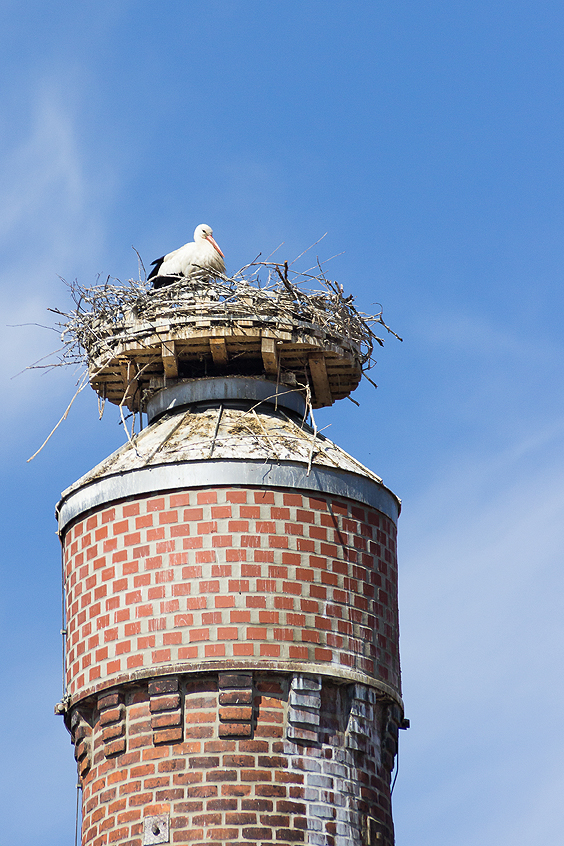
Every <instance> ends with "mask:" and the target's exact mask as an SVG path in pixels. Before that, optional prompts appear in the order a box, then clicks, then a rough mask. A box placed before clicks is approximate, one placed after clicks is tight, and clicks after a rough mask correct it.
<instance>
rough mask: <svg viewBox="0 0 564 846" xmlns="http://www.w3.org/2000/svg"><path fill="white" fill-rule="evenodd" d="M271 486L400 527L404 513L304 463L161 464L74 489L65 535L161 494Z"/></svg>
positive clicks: (371, 491) (384, 492)
mask: <svg viewBox="0 0 564 846" xmlns="http://www.w3.org/2000/svg"><path fill="white" fill-rule="evenodd" d="M233 485H240V486H257V485H259V486H265V487H276V488H292V489H300V490H304V491H316V492H320V493H326V494H333V495H335V496H342V497H346V498H347V499H352V500H356V501H358V502H362V503H364V504H366V505H370V506H372V507H373V508H375V509H377V510H378V511H380V512H382V514H385V515H386V516H387V517H389V518H390V519H391V520H392V521H393V522H394V523H397V519H398V516H399V511H400V504H399V500H398V499H397V497H396V496H395V495H394V494H393V493H392V492H391V491H390V490H389V489H388V488H386V487H385V486H384V485H383V484H380V483H378V482H375V481H374V480H373V479H371V478H368V477H364V476H361V475H357V474H354V473H348V472H346V471H343V470H338V469H335V470H333V469H330V468H322V467H319V466H312V468H311V470H310V472H309V473H308V472H307V467H305V466H304V465H303V464H298V463H295V464H292V463H290V462H288V463H284V464H282V463H280V464H275V463H273V462H268V463H265V462H262V461H261V462H259V461H237V460H232V461H225V460H218V461H213V460H212V461H195V462H182V463H177V464H173V463H171V464H166V465H157V466H154V467H145V468H143V469H136V470H131V471H129V472H127V473H123V474H120V475H109V476H106V477H103V478H101V479H98V480H97V481H94V482H91V483H89V484H86V485H85V486H84V487H79V488H77V489H74V490H73V491H72V492H71V493H70V494H68V495H67V496H66V497H64V498H63V499H62V500H61V502H60V503H59V505H58V507H57V513H58V519H59V531H60V532H64V530H65V527H66V526H67V525H68V524H69V523H70V522H71V521H72V520H74V519H76V517H78V516H79V515H80V514H84V513H85V512H87V511H89V510H91V509H94V508H98V507H101V506H104V505H107V504H109V503H111V502H116V501H119V500H122V499H128V498H130V497H133V496H138V495H142V494H147V493H154V492H157V491H173V490H186V489H190V488H202V487H219V486H233Z"/></svg>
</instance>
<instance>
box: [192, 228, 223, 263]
mask: <svg viewBox="0 0 564 846" xmlns="http://www.w3.org/2000/svg"><path fill="white" fill-rule="evenodd" d="M194 241H195V242H196V243H198V241H209V242H210V244H211V245H212V246H213V248H214V249H215V250H217V252H218V253H219V255H220V256H221V257H222V258H224V256H223V253H222V252H221V250H220V249H219V247H218V246H217V244H216V242H215V240H214V238H213V229H212V228H211V226H208V224H207V223H200V225H199V226H196V229H195V230H194Z"/></svg>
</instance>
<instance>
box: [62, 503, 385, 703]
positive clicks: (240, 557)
mask: <svg viewBox="0 0 564 846" xmlns="http://www.w3.org/2000/svg"><path fill="white" fill-rule="evenodd" d="M63 543H64V554H65V567H66V591H67V631H68V637H67V684H68V692H69V694H70V695H71V697H72V700H73V702H76V701H78V700H79V699H81V698H83V697H85V696H87V695H89V694H91V693H93V692H96V691H99V690H101V689H103V688H105V687H110V686H112V685H115V684H117V683H121V682H124V681H126V680H128V679H134V678H141V677H149V676H154V675H155V676H156V675H158V674H160V673H170V672H178V671H179V670H183V671H184V670H189V669H190V668H192V669H203V668H206V667H207V668H210V669H212V668H213V667H214V666H229V665H231V666H235V665H237V662H239V664H241V665H244V664H245V662H246V663H247V665H248V666H261V665H262V666H264V667H268V666H271V667H273V668H275V667H278V668H280V667H283V666H284V665H287V666H294V667H295V666H296V665H297V664H298V665H299V663H300V662H305V663H307V664H322V665H324V666H325V667H329V666H330V667H332V668H334V669H335V670H337V671H338V670H341V671H343V672H346V671H350V670H356V671H359V672H361V673H363V674H366V675H368V676H371V677H374V678H376V679H379V680H381V681H382V682H384V683H386V684H388V685H390V686H391V687H392V688H394V689H395V690H399V658H398V628H397V568H396V552H395V549H396V530H395V526H394V524H393V522H392V521H391V520H390V519H389V518H388V517H386V516H384V515H383V514H381V513H379V512H377V511H375V510H374V509H371V508H369V507H367V506H364V505H361V504H358V503H354V502H351V501H348V500H345V499H342V498H334V497H330V496H324V495H321V494H320V495H318V496H312V495H311V494H309V493H300V492H288V490H275V489H268V490H264V489H254V490H253V489H242V488H234V489H229V488H218V489H216V490H191V491H185V492H182V493H166V494H162V495H157V496H147V497H139V498H136V499H135V500H134V501H129V502H121V503H117V504H115V505H113V506H111V507H108V508H105V509H103V510H100V511H99V512H98V513H94V514H90V515H89V516H87V517H85V518H84V519H81V520H78V521H77V522H75V523H74V524H73V525H72V526H71V527H70V528H69V529H68V530H67V531H66V533H65V536H64V539H63ZM218 662H219V664H218ZM283 662H284V663H283Z"/></svg>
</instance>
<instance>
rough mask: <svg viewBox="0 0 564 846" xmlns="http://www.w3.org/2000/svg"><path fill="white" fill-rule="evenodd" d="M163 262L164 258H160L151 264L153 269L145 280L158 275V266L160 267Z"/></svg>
mask: <svg viewBox="0 0 564 846" xmlns="http://www.w3.org/2000/svg"><path fill="white" fill-rule="evenodd" d="M164 260H165V257H164V256H161V257H160V258H158V259H155V260H154V261H152V262H151V264H152V265H153V269H152V270H151V272H150V273H149V275H148V276H147V279H154V277H155V276H158V275H159V269H160V266H161V264H162V263H163V261H164Z"/></svg>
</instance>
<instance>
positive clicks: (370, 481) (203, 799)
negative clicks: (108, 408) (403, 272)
mask: <svg viewBox="0 0 564 846" xmlns="http://www.w3.org/2000/svg"><path fill="white" fill-rule="evenodd" d="M273 267H274V266H273ZM276 273H277V275H278V276H279V277H280V284H279V285H276V286H274V285H270V286H268V285H267V286H266V288H262V289H261V288H258V287H256V286H253V285H251V284H249V282H248V281H247V280H245V279H243V278H241V279H238V280H227V279H226V278H225V279H223V280H219V281H217V280H216V281H215V282H213V283H212V282H209V283H202V285H200V286H199V287H198V286H195V285H191V286H188V285H186V284H184V285H183V284H182V283H178V284H176V285H172V286H170V287H168V288H164V289H161V290H159V291H158V292H157V291H147V290H141V289H140V288H139V287H137V288H135V287H134V288H133V289H130V291H129V293H128V294H127V296H126V295H125V294H124V295H123V297H122V298H121V299H120V300H119V302H118V303H117V305H116V299H115V297H116V293H115V290H113V291H109V289H108V287H107V286H106V287H105V289H102V288H100V289H98V293H97V294H96V295H95V296H94V301H95V307H94V308H93V310H92V311H90V312H88V314H86V315H85V314H84V313H83V314H82V316H81V317H80V319H79V320H78V323H76V321H75V323H74V324H73V327H74V328H73V332H74V334H75V337H76V338H77V341H78V343H79V344H80V345H81V347H82V348H83V349H84V350H85V351H86V356H87V361H88V367H89V377H90V382H91V385H92V387H93V388H94V390H95V391H97V393H98V394H99V395H100V397H101V398H102V399H103V400H108V401H110V402H113V403H116V404H118V405H120V408H121V409H122V410H123V409H124V408H127V409H129V411H131V412H134V413H137V412H141V413H143V414H145V415H146V417H147V422H148V425H147V426H146V427H145V428H144V429H143V430H142V431H141V432H139V433H138V434H137V435H130V436H129V438H128V442H127V443H126V444H124V446H122V447H121V448H120V449H118V450H117V451H116V452H115V453H113V454H112V455H110V456H109V457H108V458H106V459H105V460H104V461H102V462H101V463H100V464H99V465H98V466H97V467H95V468H94V469H93V470H91V471H90V472H89V473H87V474H86V475H85V476H83V477H82V478H81V479H79V480H78V481H77V482H75V484H73V485H72V486H71V487H69V488H68V489H67V490H66V491H65V492H64V493H63V495H62V499H61V501H60V503H59V505H58V508H57V514H58V520H59V532H60V537H61V541H62V546H63V556H64V580H65V595H66V614H67V622H66V633H67V634H66V643H67V648H66V695H65V697H64V699H63V700H62V702H61V703H60V704H59V706H57V710H58V711H59V712H60V713H62V714H63V715H64V719H65V723H66V725H67V727H68V729H69V731H70V733H71V738H72V743H73V744H74V752H75V757H76V760H77V765H78V772H79V778H80V782H81V785H82V793H83V805H82V843H83V846H114V844H115V846H145V844H157V843H170V844H178V846H181V844H191V846H195V844H202V846H203V844H210V843H212V844H217V846H228V844H229V846H257V844H267V843H268V844H271V843H276V844H318V845H319V846H365V845H366V846H368V844H370V845H371V846H373V844H381V846H392V844H393V825H392V817H391V809H390V775H391V772H392V769H393V765H394V756H395V753H396V745H397V733H398V727H401V725H402V722H403V706H402V700H401V698H400V676H399V649H398V608H397V564H396V523H397V518H398V514H399V509H400V504H399V500H398V499H397V497H396V496H395V495H394V494H393V493H392V492H391V491H390V490H389V489H388V488H387V487H386V486H385V485H384V484H383V482H382V480H381V479H380V478H379V477H378V476H376V475H375V474H374V473H372V472H371V471H370V470H367V469H366V468H365V467H363V466H362V465H361V464H359V463H358V462H357V461H356V460H355V459H354V458H352V457H351V456H349V455H348V454H347V453H345V452H344V451H343V450H341V449H340V448H339V447H338V446H336V445H335V444H333V443H332V442H331V441H329V440H327V439H326V438H324V437H323V436H322V435H320V434H319V433H317V431H316V429H315V426H312V425H309V424H308V423H307V422H306V420H307V414H308V410H311V409H312V408H318V407H321V406H328V405H331V404H332V403H333V402H334V401H335V400H336V399H340V398H343V397H346V396H348V395H349V393H350V392H351V391H352V390H354V388H355V387H356V386H357V385H358V383H359V381H360V378H361V376H362V370H363V364H364V363H365V361H366V349H365V347H363V343H365V342H366V337H367V336H366V334H365V335H364V336H363V335H362V332H361V331H360V330H359V325H360V324H359V323H358V319H357V318H358V313H357V312H356V311H355V310H354V308H353V307H352V306H351V305H350V302H349V301H347V300H345V299H344V298H343V296H342V294H341V292H340V291H339V289H338V288H336V287H329V288H328V292H327V293H326V294H323V295H320V294H317V295H314V294H310V295H307V294H304V293H303V292H301V290H300V289H298V288H297V287H296V286H295V285H293V284H291V283H290V282H289V280H288V278H287V274H286V275H284V274H283V273H282V272H281V269H280V268H277V269H276ZM117 296H118V299H119V297H120V296H121V295H119V294H118V295H117ZM75 317H76V315H75ZM361 323H362V321H361ZM365 325H366V324H365Z"/></svg>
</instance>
